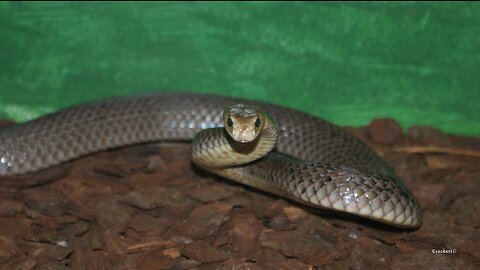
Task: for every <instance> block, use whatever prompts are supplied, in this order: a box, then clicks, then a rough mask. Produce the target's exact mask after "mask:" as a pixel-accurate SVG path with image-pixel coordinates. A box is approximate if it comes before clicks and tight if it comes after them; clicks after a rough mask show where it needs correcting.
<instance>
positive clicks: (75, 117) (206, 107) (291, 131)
mask: <svg viewBox="0 0 480 270" xmlns="http://www.w3.org/2000/svg"><path fill="white" fill-rule="evenodd" d="M239 103H246V104H253V105H255V106H256V107H258V108H261V109H260V110H259V111H260V114H258V112H256V114H255V116H254V117H253V118H251V117H252V115H250V116H248V115H247V118H249V117H250V118H249V119H255V120H256V118H257V117H260V115H264V116H261V117H260V119H261V121H260V124H258V126H262V127H263V130H261V131H260V130H259V135H258V134H256V135H255V136H257V135H258V138H253V146H247V145H249V144H241V143H239V142H234V141H233V140H232V139H231V137H229V136H228V135H226V132H225V130H224V129H218V128H216V127H223V126H224V121H227V120H228V117H227V118H224V115H223V113H224V109H225V107H226V106H229V105H234V104H239ZM262 110H264V112H266V113H265V114H263V111H262ZM240 111H242V109H241V110H240ZM243 112H244V114H245V108H243ZM226 113H227V115H228V116H232V117H235V116H236V115H235V113H233V114H229V113H228V112H226ZM240 114H241V113H240ZM268 115H270V116H268ZM273 120H274V121H273ZM235 121H237V120H235ZM226 123H227V125H225V126H226V127H227V131H228V125H229V124H228V122H226ZM252 123H253V125H256V124H257V123H255V121H254V122H252ZM275 126H276V129H275ZM207 128H214V129H209V130H206V131H205V129H207ZM255 128H258V127H255ZM202 130H204V131H202ZM200 131H202V132H200ZM230 131H231V130H230ZM199 132H200V133H199ZM197 133H198V136H196V137H195V135H196V134H197ZM229 134H230V133H229ZM277 135H278V138H277ZM269 136H270V137H272V136H274V137H275V139H277V141H276V144H275V142H274V141H273V143H272V142H271V141H270V139H269ZM194 138H195V139H194ZM193 139H194V144H193V146H192V153H193V158H192V160H193V161H194V162H195V163H197V164H199V165H200V166H202V167H204V168H206V169H207V170H210V171H214V172H215V173H217V174H220V175H223V176H226V177H228V178H231V179H233V180H236V181H238V182H241V183H244V184H247V185H250V186H253V187H256V188H259V189H262V190H265V191H267V192H271V193H274V194H276V195H279V196H282V197H285V198H288V199H293V200H296V201H298V202H301V203H303V204H306V205H310V206H314V207H318V208H325V209H334V210H337V211H341V212H347V213H351V214H355V215H358V216H362V217H365V218H368V219H372V220H376V221H379V222H382V223H386V224H390V225H392V226H396V227H401V228H416V227H418V226H420V224H421V212H420V208H419V206H418V203H417V202H416V200H415V198H414V197H413V195H412V194H411V192H410V191H409V190H408V189H407V188H406V187H405V185H404V184H403V183H401V182H400V181H399V180H398V179H397V177H396V176H395V175H394V174H393V172H392V170H391V169H390V168H389V167H388V165H387V164H386V163H385V162H384V161H383V160H382V159H380V158H379V157H378V156H377V155H376V154H375V153H374V152H373V151H372V150H371V149H370V148H368V147H367V146H366V145H365V144H364V143H362V142H361V141H359V140H358V139H356V138H355V137H353V136H352V135H350V134H349V133H347V132H345V131H344V130H342V129H341V128H339V127H337V126H334V125H332V124H330V123H328V122H326V121H324V120H322V119H319V118H316V117H314V116H311V115H308V114H306V113H302V112H299V111H295V110H291V109H286V108H283V107H279V106H275V105H271V104H265V103H260V102H252V101H246V100H240V99H234V98H228V97H220V96H211V95H200V94H191V93H156V94H148V95H140V96H131V97H116V98H111V99H107V100H102V101H95V102H91V103H86V104H81V105H77V106H74V107H71V108H67V109H64V110H61V111H59V112H56V113H52V114H49V115H46V116H43V117H41V118H38V119H36V120H33V121H30V122H27V123H24V124H20V125H15V126H10V127H6V128H3V129H0V176H9V175H19V174H25V173H30V172H35V171H39V170H42V169H46V168H49V167H51V166H54V165H57V164H60V163H63V162H66V161H69V160H72V159H75V158H78V157H81V156H84V155H87V154H90V153H94V152H98V151H101V150H105V149H111V148H115V147H119V146H125V145H131V144H137V143H143V142H151V141H190V140H193ZM239 145H240V146H239ZM242 145H245V146H242ZM274 146H275V149H274V151H273V152H270V149H271V148H273V147H274ZM222 147H223V148H222ZM200 151H204V152H203V154H199V153H200ZM205 151H206V152H205ZM268 152H270V153H268ZM205 153H207V156H209V157H212V156H215V155H217V156H218V157H221V159H225V160H230V161H232V162H233V163H231V165H230V166H223V167H221V168H219V167H218V166H217V167H216V168H214V167H215V166H214V165H209V164H208V162H205V159H202V155H203V156H205ZM260 153H261V154H260ZM196 154H197V155H196ZM246 154H253V155H258V159H257V160H255V161H248V162H247V163H246V164H243V162H242V164H238V163H239V159H237V158H238V155H240V156H243V155H246ZM264 154H266V155H265V156H261V155H264ZM256 158H257V157H255V158H253V159H256Z"/></svg>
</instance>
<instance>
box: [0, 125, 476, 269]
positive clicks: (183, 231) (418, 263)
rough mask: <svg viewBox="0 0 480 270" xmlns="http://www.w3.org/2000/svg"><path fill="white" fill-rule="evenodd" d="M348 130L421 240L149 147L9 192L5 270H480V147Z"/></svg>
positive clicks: (380, 130) (380, 129)
mask: <svg viewBox="0 0 480 270" xmlns="http://www.w3.org/2000/svg"><path fill="white" fill-rule="evenodd" d="M348 130H350V131H351V132H353V133H354V134H356V135H357V136H359V137H360V138H362V139H363V140H365V141H366V142H367V143H368V144H370V145H371V146H372V147H374V148H375V149H376V150H377V152H379V153H380V154H381V155H382V156H383V157H384V158H385V159H386V160H387V161H388V162H389V163H390V164H392V166H394V168H395V170H396V172H397V174H398V175H399V176H400V177H401V178H402V179H403V180H404V182H405V183H406V184H407V185H408V186H409V187H410V188H411V190H412V191H413V193H414V194H415V196H416V197H417V199H418V200H419V202H420V204H421V206H422V208H423V216H424V221H423V225H422V227H421V228H420V229H418V230H414V231H405V230H397V229H392V228H389V227H387V226H383V225H380V224H376V223H374V222H369V221H366V220H364V219H360V218H351V217H348V216H341V215H338V214H334V213H330V212H327V211H318V210H314V209H311V208H308V207H303V206H301V205H299V204H296V203H292V202H289V201H285V200H283V199H279V198H277V197H275V196H271V195H268V194H266V193H263V192H258V191H256V190H254V189H251V188H248V187H244V186H241V185H238V184H235V183H232V182H230V181H228V180H225V179H219V178H217V177H213V176H211V175H208V174H205V173H203V172H201V171H200V170H197V169H195V168H192V165H191V164H190V157H189V146H188V144H160V145H155V144H150V145H141V146H134V147H128V148H123V149H119V150H114V151H109V152H103V153H99V154H95V155H92V156H89V157H86V158H82V159H79V160H76V161H73V162H70V163H69V164H66V165H64V166H61V167H57V168H56V169H53V170H49V171H46V172H43V173H39V174H33V175H28V176H24V177H23V178H22V179H19V180H22V181H23V183H27V184H28V185H32V184H33V183H35V182H36V181H39V182H38V184H37V185H35V186H29V187H26V186H23V187H18V186H3V187H0V194H1V196H0V269H82V270H83V269H85V270H86V269H88V270H90V269H192V268H194V269H320V268H321V269H345V268H351V269H379V268H380V269H385V268H392V269H475V268H478V267H480V245H479V243H480V139H475V138H464V137H458V136H449V135H446V134H443V133H441V132H439V131H437V130H434V129H431V128H422V127H416V128H411V129H409V131H408V134H407V135H402V132H401V129H400V128H399V126H398V124H397V123H396V122H395V121H392V120H377V121H374V122H373V123H372V124H371V125H370V126H369V127H367V128H361V129H353V128H348ZM8 180H9V179H2V181H3V183H7V184H10V185H11V184H12V183H15V181H17V180H18V179H10V180H11V181H8ZM40 180H42V181H40ZM27 184H24V185H27ZM432 249H436V250H440V251H442V250H444V251H446V252H453V253H446V254H437V253H434V252H432Z"/></svg>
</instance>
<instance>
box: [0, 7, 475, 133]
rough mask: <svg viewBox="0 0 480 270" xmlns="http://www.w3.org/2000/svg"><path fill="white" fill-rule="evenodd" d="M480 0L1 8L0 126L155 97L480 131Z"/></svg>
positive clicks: (346, 120) (350, 121)
mask: <svg viewBox="0 0 480 270" xmlns="http://www.w3.org/2000/svg"><path fill="white" fill-rule="evenodd" d="M479 85H480V5H479V3H466V2H464V3H452V2H451V3H418V2H416V3H414V2H409V3H385V2H383V3H353V2H351V3H346V2H345V3H307V2H305V3H300V2H295V3H284V2H283V3H271V2H260V3H250V2H243V3H234V2H229V3H215V2H208V3H186V2H182V3H176V2H169V3H149V2H122V3H108V2H102V3H87V2H84V3H68V2H59V3H56V2H55V3H54V2H44V3H36V2H1V3H0V118H11V119H14V120H16V121H25V120H28V119H31V118H34V117H37V116H39V115H42V114H45V113H47V112H51V111H54V110H57V109H59V108H61V107H65V106H68V105H71V104H75V103H79V102H82V101H86V100H92V99H98V98H101V97H107V96H112V95H125V94H129V93H133V92H145V91H148V90H154V89H174V90H184V91H185V90H188V91H195V92H201V93H218V94H222V95H229V96H242V97H247V98H250V99H258V100H264V101H270V102H272V103H277V104H282V105H287V106H289V107H293V108H297V109H300V110H303V111H309V112H311V113H313V114H316V115H318V116H321V117H323V118H326V119H329V120H331V121H333V122H335V123H337V124H340V125H354V126H358V125H365V124H368V123H369V122H370V121H371V120H372V119H373V118H379V117H393V118H396V119H397V120H398V121H399V122H400V123H401V124H402V126H403V127H408V126H411V125H431V126H434V127H438V128H441V129H442V130H444V131H448V132H452V133H458V134H466V135H480V117H479V116H480V113H479V108H480V87H479Z"/></svg>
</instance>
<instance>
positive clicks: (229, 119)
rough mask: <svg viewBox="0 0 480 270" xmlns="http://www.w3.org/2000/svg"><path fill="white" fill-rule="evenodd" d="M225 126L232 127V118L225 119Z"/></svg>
mask: <svg viewBox="0 0 480 270" xmlns="http://www.w3.org/2000/svg"><path fill="white" fill-rule="evenodd" d="M227 125H228V126H229V127H231V126H233V121H232V118H230V117H228V119H227Z"/></svg>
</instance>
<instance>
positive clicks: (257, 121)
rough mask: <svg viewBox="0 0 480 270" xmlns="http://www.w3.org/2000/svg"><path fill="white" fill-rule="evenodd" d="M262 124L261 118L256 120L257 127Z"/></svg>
mask: <svg viewBox="0 0 480 270" xmlns="http://www.w3.org/2000/svg"><path fill="white" fill-rule="evenodd" d="M260 124H261V122H260V118H257V120H255V126H256V127H259V126H260Z"/></svg>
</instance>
